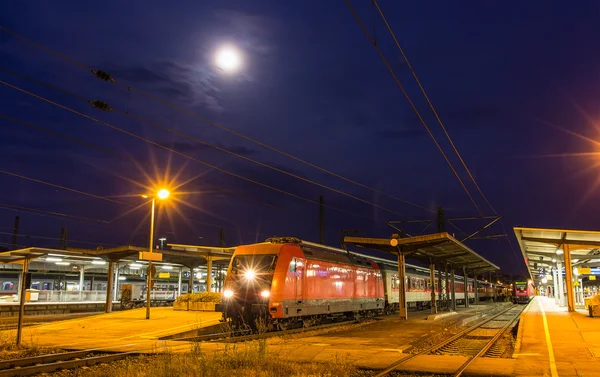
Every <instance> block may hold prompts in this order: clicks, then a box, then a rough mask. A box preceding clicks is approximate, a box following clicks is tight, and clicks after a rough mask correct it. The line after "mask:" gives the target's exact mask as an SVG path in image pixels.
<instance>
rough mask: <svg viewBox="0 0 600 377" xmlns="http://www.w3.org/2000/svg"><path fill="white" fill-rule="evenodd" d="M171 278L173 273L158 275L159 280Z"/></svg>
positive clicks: (160, 273)
mask: <svg viewBox="0 0 600 377" xmlns="http://www.w3.org/2000/svg"><path fill="white" fill-rule="evenodd" d="M170 277H171V273H170V272H159V273H158V278H159V279H168V278H170Z"/></svg>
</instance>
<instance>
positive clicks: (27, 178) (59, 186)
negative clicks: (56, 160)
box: [0, 169, 131, 207]
mask: <svg viewBox="0 0 600 377" xmlns="http://www.w3.org/2000/svg"><path fill="white" fill-rule="evenodd" d="M0 174H6V175H10V176H13V177H17V178H20V179H25V180H28V181H31V182H36V183H41V184H43V185H46V186H51V187H55V188H59V189H61V190H65V191H70V192H74V193H77V194H81V195H85V196H89V197H91V198H95V199H100V200H104V201H107V202H112V203H117V204H122V205H126V206H129V207H131V205H130V204H127V203H123V202H120V201H118V200H114V199H110V198H107V197H104V196H100V195H96V194H91V193H89V192H85V191H80V190H76V189H72V188H70V187H66V186H61V185H57V184H55V183H51V182H48V181H43V180H41V179H36V178H31V177H27V176H25V175H22V174H17V173H13V172H9V171H7V170H2V169H0Z"/></svg>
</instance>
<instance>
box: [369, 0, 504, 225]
mask: <svg viewBox="0 0 600 377" xmlns="http://www.w3.org/2000/svg"><path fill="white" fill-rule="evenodd" d="M373 4H374V5H375V7H376V8H377V11H378V12H379V15H380V16H381V19H382V20H383V22H384V23H385V26H386V27H387V29H388V31H389V32H390V35H391V36H392V38H393V39H394V42H395V43H396V47H398V50H399V51H400V53H401V54H402V58H403V59H404V61H405V62H406V65H407V67H408V69H409V70H410V72H411V73H412V75H413V77H414V78H415V81H416V82H417V85H419V89H421V93H423V97H425V99H426V100H427V104H429V107H430V108H431V111H432V112H433V115H435V118H436V119H437V121H438V123H439V124H440V127H441V128H442V130H443V131H444V134H445V135H446V138H447V139H448V141H449V142H450V145H451V146H452V149H454V153H456V156H458V159H459V160H460V162H461V164H462V166H463V167H464V168H465V170H466V171H467V173H468V174H469V178H471V181H473V184H475V187H476V188H477V191H479V194H480V195H481V196H482V197H483V199H484V200H485V202H486V203H487V205H488V206H489V207H490V208H491V209H492V211H493V212H494V214H495V215H498V212H496V210H495V209H494V207H493V206H492V205H491V204H490V202H489V200H488V199H487V197H486V196H485V195H484V194H483V191H482V190H481V188H480V187H479V184H477V181H476V180H475V177H474V176H473V174H472V173H471V170H470V169H469V167H468V166H467V164H466V162H465V160H464V159H463V158H462V156H461V154H460V153H459V152H458V148H456V145H454V142H453V141H452V138H451V137H450V134H448V130H446V127H445V126H444V122H442V119H441V118H440V116H439V114H438V112H437V111H436V109H435V107H434V106H433V103H431V100H430V99H429V96H428V95H427V92H426V91H425V88H424V87H423V85H422V84H421V80H419V77H418V76H417V72H415V70H414V69H413V67H412V65H411V64H410V62H409V61H408V57H407V56H406V54H405V53H404V50H403V49H402V47H400V43H399V42H398V39H397V38H396V35H395V34H394V32H393V31H392V27H391V26H390V24H389V23H388V22H387V19H386V18H385V16H384V15H383V11H382V10H381V8H380V7H379V4H378V3H377V0H373Z"/></svg>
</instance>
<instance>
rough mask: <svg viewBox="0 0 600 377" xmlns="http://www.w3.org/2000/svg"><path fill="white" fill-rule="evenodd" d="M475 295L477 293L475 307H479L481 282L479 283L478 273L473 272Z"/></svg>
mask: <svg viewBox="0 0 600 377" xmlns="http://www.w3.org/2000/svg"><path fill="white" fill-rule="evenodd" d="M473 291H474V292H473V293H475V305H479V282H478V281H477V273H476V272H473Z"/></svg>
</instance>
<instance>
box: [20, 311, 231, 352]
mask: <svg viewBox="0 0 600 377" xmlns="http://www.w3.org/2000/svg"><path fill="white" fill-rule="evenodd" d="M145 318H146V309H145V308H143V309H133V310H127V311H122V312H113V313H109V314H100V315H93V316H87V317H85V318H77V319H71V320H66V321H60V322H54V323H50V324H42V325H38V326H29V327H26V328H24V329H23V341H24V342H25V343H26V344H29V343H33V344H35V345H37V346H45V347H60V348H65V349H73V350H78V349H90V348H102V349H106V350H113V351H131V350H139V351H150V349H152V348H155V347H173V348H177V349H179V348H186V347H189V344H188V343H185V344H182V342H174V341H159V338H161V337H164V336H169V335H173V334H178V333H181V332H186V331H191V330H195V329H200V328H203V327H208V326H212V325H216V324H218V323H219V319H220V318H221V313H215V312H191V311H189V312H188V311H175V310H173V308H168V307H165V308H160V307H159V308H152V310H151V315H150V319H149V320H147V319H145ZM11 331H13V332H14V330H11ZM182 346H183V347H182Z"/></svg>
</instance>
